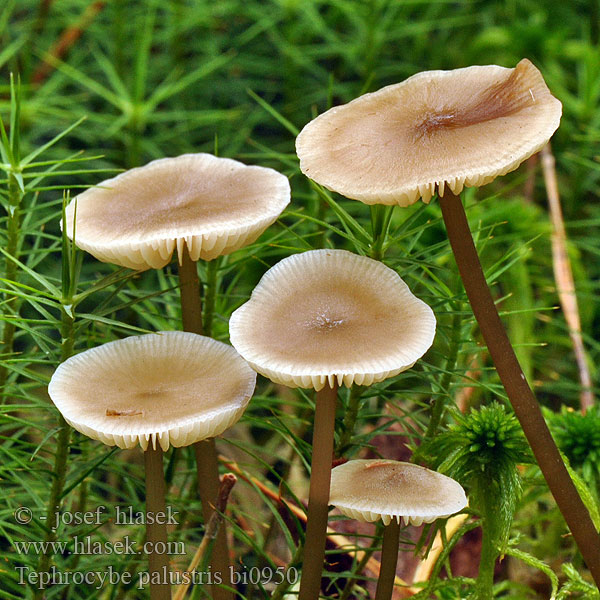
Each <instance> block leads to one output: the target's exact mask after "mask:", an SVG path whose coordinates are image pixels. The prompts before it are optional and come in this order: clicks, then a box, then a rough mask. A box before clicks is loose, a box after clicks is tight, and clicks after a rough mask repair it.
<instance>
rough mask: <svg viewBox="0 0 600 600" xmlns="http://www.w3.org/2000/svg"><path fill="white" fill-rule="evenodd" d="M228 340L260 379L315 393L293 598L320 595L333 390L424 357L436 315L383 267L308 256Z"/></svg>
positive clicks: (241, 316)
mask: <svg viewBox="0 0 600 600" xmlns="http://www.w3.org/2000/svg"><path fill="white" fill-rule="evenodd" d="M229 331H230V339H231V343H232V344H233V346H234V347H235V348H236V349H237V351H238V352H239V353H240V354H241V355H242V356H243V357H244V358H245V359H246V360H247V361H248V362H249V363H250V365H251V366H252V367H254V368H255V369H256V370H257V371H258V372H259V373H261V374H262V375H264V376H266V377H268V378H269V379H271V380H272V381H275V382H277V383H282V384H284V385H287V386H290V387H303V388H314V389H315V390H316V391H317V396H316V401H315V405H316V409H315V424H314V433H313V449H312V467H311V475H310V491H309V504H308V524H307V530H306V544H305V548H304V565H303V570H302V582H301V585H300V600H308V599H310V600H313V599H314V598H316V597H317V596H318V593H319V587H320V581H321V572H322V569H323V560H324V551H325V532H326V526H327V513H328V500H329V481H330V473H331V460H332V455H333V434H334V423H335V405H336V397H337V387H338V386H339V385H346V386H348V387H349V386H351V385H352V384H353V383H357V384H360V385H370V384H372V383H375V382H378V381H382V380H384V379H386V378H388V377H392V376H394V375H396V374H398V373H400V372H401V371H404V370H406V369H409V368H410V367H412V366H413V365H414V364H415V362H416V361H417V360H418V359H419V358H420V357H421V356H422V355H423V354H424V353H425V352H426V351H427V349H428V348H429V347H430V346H431V344H432V342H433V337H434V334H435V317H434V315H433V312H432V310H431V309H430V308H429V306H427V305H426V304H425V303H424V302H422V301H421V300H419V299H418V298H416V297H415V296H414V295H413V294H412V293H411V292H410V290H409V289H408V286H407V285H406V284H405V283H404V282H403V281H402V279H400V277H399V276H398V275H397V274H396V273H395V272H394V271H393V270H392V269H390V268H388V267H386V266H385V265H384V264H383V263H381V262H378V261H375V260H372V259H370V258H367V257H365V256H358V255H356V254H352V253H351V252H347V251H345V250H312V251H308V252H304V253H302V254H296V255H293V256H290V257H288V258H285V259H284V260H282V261H280V262H279V263H277V264H276V265H275V266H274V267H272V268H271V269H270V270H269V271H267V272H266V273H265V275H264V276H263V277H262V279H261V280H260V282H259V283H258V285H257V286H256V288H255V289H254V291H253V292H252V295H251V297H250V300H249V301H248V302H247V303H246V304H244V305H242V306H241V307H240V308H238V309H237V310H236V311H235V312H234V313H233V314H232V315H231V319H230V321H229Z"/></svg>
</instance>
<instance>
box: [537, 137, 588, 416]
mask: <svg viewBox="0 0 600 600" xmlns="http://www.w3.org/2000/svg"><path fill="white" fill-rule="evenodd" d="M542 169H543V172H544V182H545V184H546V193H547V196H548V206H549V208H550V219H551V221H552V259H553V260H552V264H553V267H554V278H555V280H556V289H557V291H558V297H559V299H560V305H561V307H562V310H563V313H564V315H565V319H566V321H567V326H568V327H569V335H570V336H571V341H572V342H573V351H574V353H575V359H576V361H577V367H578V369H579V380H580V382H581V394H580V403H581V411H582V412H584V413H585V411H586V410H587V409H588V408H589V407H590V406H592V405H593V404H594V394H593V392H592V379H591V377H590V371H589V368H588V362H587V357H586V353H585V347H584V345H583V339H582V336H581V319H580V318H579V307H578V305H577V296H576V295H575V283H574V281H573V271H572V270H571V263H570V261H569V255H568V254H567V234H566V231H565V223H564V220H563V215H562V210H561V207H560V197H559V194H558V182H557V179H556V169H555V161H554V156H553V155H552V150H551V148H550V144H547V145H546V146H544V148H543V149H542Z"/></svg>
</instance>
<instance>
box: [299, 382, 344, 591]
mask: <svg viewBox="0 0 600 600" xmlns="http://www.w3.org/2000/svg"><path fill="white" fill-rule="evenodd" d="M336 400H337V385H335V386H334V387H333V388H330V387H328V386H325V387H324V388H323V389H322V390H320V391H319V392H317V398H316V412H315V429H314V432H313V449H312V460H311V471H310V491H309V494H308V521H307V523H306V541H305V543H304V561H303V565H302V578H301V580H300V594H299V596H298V600H316V599H317V598H318V597H319V590H320V589H321V574H322V573H323V562H324V560H325V537H326V533H327V517H328V513H329V486H330V484H331V462H332V459H333V434H334V429H335V405H336Z"/></svg>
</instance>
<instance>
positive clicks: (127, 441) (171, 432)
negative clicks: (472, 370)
mask: <svg viewBox="0 0 600 600" xmlns="http://www.w3.org/2000/svg"><path fill="white" fill-rule="evenodd" d="M255 384H256V373H255V372H254V371H253V370H252V369H251V368H250V367H249V366H248V364H247V363H246V361H244V360H243V359H242V358H241V357H240V356H239V354H238V353H237V352H236V351H235V350H234V349H233V348H232V347H231V346H228V345H226V344H223V343H222V342H217V341H215V340H213V339H211V338H207V337H204V336H200V335H196V334H194V333H188V332H184V331H169V332H159V333H151V334H148V335H142V336H132V337H128V338H125V339H122V340H117V341H115V342H108V343H106V344H103V345H102V346H98V347H97V348H92V349H91V350H86V351H85V352H82V353H80V354H77V355H75V356H72V357H71V358H69V359H68V360H66V361H65V362H63V363H62V364H61V365H60V366H59V367H58V369H56V371H55V372H54V375H53V376H52V379H51V380H50V385H49V386H48V393H49V395H50V398H51V399H52V401H53V402H54V404H55V405H56V407H57V408H58V410H59V411H60V412H61V413H62V415H63V417H64V418H65V420H66V421H67V423H69V425H71V426H72V427H74V428H75V429H77V431H80V432H81V433H84V434H85V435H87V436H89V437H91V438H92V439H94V440H100V441H101V442H104V443H105V444H108V445H109V446H114V445H117V446H119V448H133V447H134V446H136V445H137V444H138V443H139V444H140V445H141V447H142V448H143V449H144V450H146V448H147V447H148V442H149V441H150V440H152V441H151V443H152V446H153V447H156V442H157V440H158V442H159V444H160V446H161V447H162V449H163V450H167V449H168V447H169V444H172V445H173V446H188V445H189V444H193V443H194V442H198V441H200V440H204V439H206V438H210V437H214V436H216V435H219V434H220V433H222V432H223V431H225V429H227V428H228V427H230V426H231V425H233V424H234V423H235V422H236V421H238V420H239V418H240V417H241V416H242V413H243V412H244V410H245V409H246V406H247V405H248V402H249V400H250V398H251V396H252V394H253V392H254V386H255Z"/></svg>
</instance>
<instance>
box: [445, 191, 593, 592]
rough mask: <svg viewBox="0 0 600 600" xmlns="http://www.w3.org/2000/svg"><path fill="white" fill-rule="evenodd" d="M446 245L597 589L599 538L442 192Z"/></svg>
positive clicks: (461, 216)
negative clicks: (447, 244)
mask: <svg viewBox="0 0 600 600" xmlns="http://www.w3.org/2000/svg"><path fill="white" fill-rule="evenodd" d="M440 204H441V207H442V215H443V217H444V223H445V224H446V230H447V232H448V239H449V240H450V245H451V246H452V251H453V252H454V256H455V258H456V264H457V265H458V270H459V272H460V275H461V278H462V281H463V284H464V286H465V291H466V292H467V296H468V298H469V301H470V303H471V307H472V308H473V313H474V315H475V318H476V319H477V323H478V324H479V328H480V330H481V333H482V335H483V339H484V340H485V343H486V344H487V347H488V349H489V352H490V355H491V357H492V360H493V361H494V364H495V366H496V370H497V371H498V375H499V377H500V381H501V382H502V385H503V386H504V389H505V390H506V394H507V395H508V398H509V400H510V402H511V404H512V406H513V408H514V411H515V414H516V416H517V418H518V419H519V422H520V423H521V426H522V428H523V431H524V433H525V436H526V437H527V440H528V442H529V444H530V446H531V449H532V450H533V453H534V455H535V458H536V460H537V462H538V465H539V467H540V469H541V471H542V473H543V475H544V477H545V479H546V482H547V483H548V487H549V488H550V491H551V492H552V495H553V496H554V498H555V500H556V503H557V504H558V508H559V509H560V512H561V513H562V515H563V517H564V518H565V521H566V522H567V525H568V526H569V528H570V530H571V533H572V534H573V537H574V538H575V542H576V543H577V545H578V547H579V550H580V551H581V554H582V555H583V558H584V560H585V561H586V563H587V566H588V568H589V570H590V572H591V573H592V576H593V578H594V581H595V582H596V585H599V584H600V538H599V536H598V534H597V532H596V529H595V527H594V525H593V523H592V520H591V518H590V515H589V513H588V511H587V509H586V508H585V505H584V504H583V502H582V500H581V498H580V497H579V494H578V493H577V490H576V489H575V486H574V485H573V482H572V481H571V478H570V477H569V474H568V472H567V469H566V467H565V465H564V463H563V461H562V458H561V456H560V454H559V452H558V448H557V447H556V444H555V443H554V440H553V439H552V436H551V435H550V431H549V430H548V426H547V425H546V421H544V417H543V416H542V411H541V409H540V407H539V405H538V403H537V401H536V399H535V396H534V395H533V392H532V391H531V388H530V387H529V385H528V383H527V381H526V379H525V375H524V374H523V371H522V369H521V366H520V365H519V361H518V360H517V357H516V356H515V353H514V350H513V348H512V346H511V344H510V341H509V339H508V336H507V335H506V331H505V330H504V327H503V325H502V321H501V320H500V317H499V315H498V311H497V310H496V305H495V304H494V300H493V299H492V295H491V293H490V290H489V288H488V286H487V283H486V280H485V276H484V274H483V270H482V268H481V264H480V262H479V257H478V256H477V250H476V249H475V245H474V244H473V238H472V236H471V231H470V229H469V224H468V221H467V217H466V215H465V211H464V208H463V205H462V201H461V199H460V197H459V196H456V195H455V194H453V193H452V192H451V191H450V190H449V189H446V191H445V193H444V196H443V197H442V198H440Z"/></svg>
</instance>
